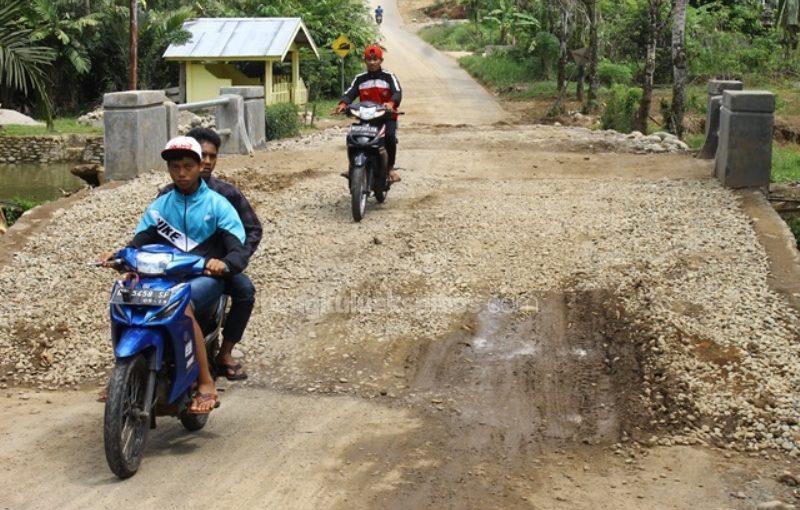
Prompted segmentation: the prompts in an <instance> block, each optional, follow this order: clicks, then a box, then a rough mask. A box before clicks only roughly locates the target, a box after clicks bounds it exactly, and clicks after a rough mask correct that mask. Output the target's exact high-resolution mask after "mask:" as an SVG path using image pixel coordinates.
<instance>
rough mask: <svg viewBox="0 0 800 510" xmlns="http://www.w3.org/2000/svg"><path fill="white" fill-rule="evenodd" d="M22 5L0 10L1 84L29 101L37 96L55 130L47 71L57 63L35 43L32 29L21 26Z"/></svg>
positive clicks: (15, 3) (46, 50)
mask: <svg viewBox="0 0 800 510" xmlns="http://www.w3.org/2000/svg"><path fill="white" fill-rule="evenodd" d="M20 5H21V3H20V2H19V1H12V2H10V3H8V4H6V5H5V6H3V7H0V83H1V84H2V85H3V86H4V87H8V88H9V89H11V90H15V91H18V92H21V93H22V94H23V95H25V96H26V97H29V96H31V95H33V96H35V98H36V100H37V101H38V103H39V104H40V105H41V107H42V110H43V112H44V115H45V118H46V120H47V126H48V127H50V128H52V126H53V103H52V101H51V100H50V97H49V96H48V94H47V90H46V88H45V83H46V81H47V78H46V74H45V70H44V68H45V67H47V66H49V65H50V63H51V62H53V60H54V59H55V53H54V52H53V50H51V49H50V48H48V47H46V46H38V45H35V44H33V43H32V41H31V35H32V33H33V30H32V29H29V28H26V27H23V26H21V25H20V23H19V19H20V14H21V9H20Z"/></svg>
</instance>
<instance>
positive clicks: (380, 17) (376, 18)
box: [375, 14, 383, 25]
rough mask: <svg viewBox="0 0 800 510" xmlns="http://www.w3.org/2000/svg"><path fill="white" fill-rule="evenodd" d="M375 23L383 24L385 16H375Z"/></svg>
mask: <svg viewBox="0 0 800 510" xmlns="http://www.w3.org/2000/svg"><path fill="white" fill-rule="evenodd" d="M375 23H377V24H378V25H380V24H381V23H383V14H376V15H375Z"/></svg>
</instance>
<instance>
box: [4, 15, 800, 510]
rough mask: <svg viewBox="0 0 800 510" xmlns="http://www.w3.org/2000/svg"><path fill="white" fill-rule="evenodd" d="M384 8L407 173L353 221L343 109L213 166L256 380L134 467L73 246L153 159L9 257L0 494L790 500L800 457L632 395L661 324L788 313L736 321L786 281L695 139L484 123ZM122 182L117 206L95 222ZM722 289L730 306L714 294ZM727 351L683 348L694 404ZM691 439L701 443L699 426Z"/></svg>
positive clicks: (88, 499)
mask: <svg viewBox="0 0 800 510" xmlns="http://www.w3.org/2000/svg"><path fill="white" fill-rule="evenodd" d="M382 5H383V6H384V8H385V9H386V13H387V15H386V22H385V24H384V26H383V28H382V30H383V33H384V34H385V36H386V45H387V47H388V48H389V52H388V56H387V66H389V67H390V68H391V69H392V70H393V71H395V72H396V73H398V75H399V76H400V79H401V80H402V84H403V86H404V89H405V95H406V100H405V101H404V104H403V109H404V110H406V111H407V112H408V116H407V117H406V118H405V119H404V121H403V128H402V131H401V145H400V152H399V165H400V166H401V167H403V168H404V171H403V172H402V174H403V178H404V180H403V183H402V184H401V185H398V186H395V187H393V189H392V191H391V193H390V195H389V199H388V200H387V202H386V204H384V205H377V204H375V203H374V202H370V205H369V210H368V213H367V217H366V219H365V220H364V221H363V222H362V223H361V224H358V225H356V224H353V223H352V222H351V220H350V218H349V198H348V195H347V191H346V187H345V185H344V180H343V179H341V177H339V176H338V173H339V172H340V171H341V169H342V167H343V166H344V161H345V155H344V144H343V132H341V131H337V130H336V129H331V130H328V131H326V132H325V133H323V134H322V135H320V136H318V137H316V138H314V139H307V140H298V141H292V142H287V143H282V144H276V145H274V146H273V148H272V150H270V151H268V152H263V153H259V154H258V155H256V157H255V158H248V157H229V158H224V159H223V160H222V161H221V162H220V165H219V170H218V172H219V173H220V174H221V175H223V176H224V177H226V178H228V179H230V180H232V181H234V182H236V183H237V184H239V185H240V186H241V187H242V188H243V189H244V190H245V192H246V194H247V195H248V196H249V197H250V198H251V201H252V202H253V204H254V206H255V207H256V209H257V211H258V213H259V215H260V216H261V218H262V220H263V221H264V224H265V237H264V241H263V243H262V246H261V248H260V249H259V252H258V253H257V254H256V256H255V257H254V259H253V261H252V263H251V266H250V268H249V269H248V272H249V273H250V274H251V275H252V277H253V279H254V281H255V283H256V285H257V287H258V289H259V303H258V306H257V309H256V311H255V313H254V316H253V319H252V322H251V326H250V333H249V335H248V336H247V337H246V339H245V341H244V342H243V344H242V346H241V350H242V352H243V353H244V356H245V359H244V361H245V363H246V365H247V368H248V370H249V371H250V374H251V379H250V381H248V383H247V384H241V383H239V384H229V383H224V384H222V385H221V386H222V387H223V388H224V389H225V391H224V392H223V393H222V394H221V395H222V402H223V405H222V407H221V408H220V409H219V410H217V411H215V412H214V413H213V415H212V417H211V420H210V422H209V424H208V426H207V427H206V428H205V429H204V430H203V431H201V432H199V433H187V432H186V431H184V429H183V428H182V427H181V426H180V424H179V423H178V422H177V421H174V420H172V419H161V420H160V421H159V427H158V428H157V429H156V430H154V431H152V432H151V434H150V442H149V446H148V449H147V453H146V456H145V459H144V462H143V464H142V468H141V470H140V472H139V473H138V474H137V475H136V476H134V477H133V478H132V479H129V480H126V481H118V480H116V479H115V478H114V477H113V475H112V474H111V473H110V472H109V470H108V468H107V466H106V464H105V459H104V454H103V447H102V444H103V441H102V405H100V404H97V403H95V402H94V395H95V391H96V388H95V386H96V385H97V384H98V383H99V384H102V381H103V378H104V376H105V374H106V373H107V369H108V367H109V360H110V349H109V346H108V345H107V343H108V341H107V338H106V336H107V327H108V326H107V322H106V317H105V312H104V306H105V305H104V302H105V300H106V292H107V290H108V287H109V285H110V282H111V279H112V278H111V276H109V275H107V274H105V273H102V272H87V270H86V269H85V264H84V262H85V260H84V259H85V258H86V257H87V255H86V254H87V253H94V252H96V251H99V248H101V247H103V246H107V245H108V244H114V243H121V242H124V240H125V239H127V238H128V236H129V235H130V228H131V225H133V224H134V222H135V221H136V218H137V217H138V215H139V214H141V211H142V209H143V207H144V205H145V204H146V203H147V202H148V200H149V199H151V197H152V195H153V190H154V189H155V186H156V185H157V184H162V183H164V182H165V179H166V177H165V176H164V175H163V174H152V175H148V176H144V177H142V178H141V179H138V180H137V181H136V182H134V183H131V184H127V185H125V186H121V187H119V188H116V189H111V190H101V191H97V192H95V193H92V194H90V196H89V197H88V198H86V199H84V200H82V203H81V207H77V206H74V205H73V206H71V208H70V209H69V210H66V211H64V212H63V213H61V214H55V215H54V216H53V218H52V222H53V223H52V224H53V227H52V228H51V229H47V228H44V229H41V231H40V232H39V233H37V234H36V236H34V237H32V240H31V242H30V243H29V244H27V245H26V246H25V248H22V249H21V251H20V253H21V254H22V255H24V256H22V257H18V258H16V259H14V262H13V263H9V265H7V266H6V267H5V268H0V282H12V281H13V282H14V290H13V291H8V290H5V291H3V292H4V293H3V294H2V297H3V303H4V304H0V333H2V335H4V336H3V337H0V339H5V340H4V341H3V342H0V348H2V349H4V350H3V351H2V352H3V353H4V355H5V356H7V357H6V359H5V360H3V361H0V365H2V366H0V368H2V372H0V373H2V374H5V375H4V376H3V377H2V379H0V381H2V386H0V388H3V389H2V390H0V403H1V404H2V405H0V483H2V486H3V487H4V490H3V491H1V492H0V508H9V509H12V508H13V509H19V508H65V509H66V508H75V509H84V508H120V507H122V506H125V505H131V506H136V507H137V508H163V507H165V506H169V507H174V508H197V507H199V506H210V505H213V506H215V507H217V508H280V509H310V508H314V509H316V508H332V509H370V508H390V509H393V508H397V509H416V508H425V509H427V508H437V509H438V508H443V509H444V508H452V509H470V508H474V509H485V508H512V509H516V508H521V509H576V508H581V509H609V510H611V509H614V510H618V509H621V510H627V509H642V508H647V509H684V508H708V509H728V508H735V509H749V508H754V507H755V506H756V505H757V504H759V503H762V502H765V501H770V500H774V499H781V500H783V501H787V502H792V501H793V497H794V496H793V493H792V489H791V488H790V487H788V486H787V485H785V484H782V483H780V482H779V481H778V478H779V476H780V475H781V474H782V472H783V471H784V470H790V471H792V472H796V469H797V465H796V462H795V461H793V460H791V458H789V457H785V456H783V455H778V454H777V453H776V452H775V451H774V450H769V451H765V452H761V451H751V452H750V453H747V454H746V453H740V452H737V451H734V450H722V449H718V448H714V447H710V446H701V445H700V444H698V443H697V442H696V441H688V440H686V441H684V440H683V439H680V438H681V437H684V438H687V437H689V431H690V430H695V429H694V428H691V427H688V426H687V427H686V428H683V427H682V426H678V425H676V424H675V423H673V422H671V421H669V419H668V417H667V415H659V414H657V413H656V414H655V415H654V414H652V412H651V411H652V409H650V408H646V404H645V401H644V400H643V398H642V396H643V395H644V394H650V392H651V391H652V392H657V391H662V392H664V394H665V395H668V394H670V393H669V388H668V386H669V381H667V382H661V383H660V384H661V387H658V386H657V385H656V381H654V380H650V379H647V377H649V376H650V374H651V372H649V371H648V370H649V369H647V367H649V366H654V365H648V363H654V362H655V361H654V360H653V359H650V358H647V357H644V354H643V353H642V351H641V350H640V349H639V347H640V346H641V343H642V341H641V338H642V337H643V335H645V333H644V330H643V329H642V328H644V327H645V326H651V325H652V324H651V323H650V322H649V321H651V320H652V321H657V320H658V321H663V322H666V321H668V320H678V319H679V320H680V321H681V324H682V327H683V328H685V329H687V330H691V331H702V332H703V334H704V335H707V337H708V338H711V339H714V340H716V339H717V336H714V335H723V336H728V337H731V338H733V340H731V342H733V341H735V340H736V339H738V338H739V337H740V336H741V337H743V338H744V337H746V336H747V335H745V334H744V333H742V334H740V332H741V331H744V328H748V327H753V328H761V329H758V331H756V333H759V334H761V333H764V332H767V334H769V335H772V336H771V337H770V341H771V342H773V344H774V345H773V348H774V349H778V348H779V347H780V346H781V345H783V344H782V343H781V342H783V336H781V335H782V334H783V333H782V331H783V330H777V329H776V330H771V329H769V328H771V327H772V326H770V324H773V323H774V324H783V323H784V322H788V321H790V319H791V317H789V318H788V319H787V318H785V317H784V316H781V315H779V314H780V313H783V312H770V313H774V314H775V315H770V321H769V324H765V325H761V324H760V323H759V324H758V325H754V320H753V319H752V317H753V316H755V314H756V313H761V312H760V310H762V309H765V308H769V307H771V305H772V304H774V301H775V300H777V299H778V298H777V297H773V295H772V294H771V293H770V292H771V291H770V290H769V289H768V287H767V284H766V281H767V274H768V266H767V264H766V262H765V256H764V252H763V250H762V249H761V248H760V247H759V244H758V242H757V240H756V236H755V234H754V233H753V230H752V228H751V225H750V223H749V220H748V219H747V217H746V216H745V215H744V214H743V213H742V211H741V207H740V206H739V204H738V202H737V199H736V197H735V196H734V195H733V194H730V193H728V192H727V191H725V190H723V189H721V188H719V186H718V185H717V184H716V183H715V182H714V181H712V180H711V179H710V168H709V166H708V165H707V164H706V163H704V162H698V161H696V160H694V159H692V158H690V157H688V156H686V155H661V156H652V155H639V154H632V153H630V151H626V150H624V147H616V146H610V145H609V142H608V140H607V139H606V138H605V137H604V135H603V134H602V133H600V134H589V133H588V132H584V131H581V130H566V129H558V128H550V127H540V126H494V125H493V123H495V122H496V121H498V120H502V119H503V117H504V115H505V114H504V112H503V110H502V109H501V108H500V107H499V106H498V105H497V103H496V102H494V101H493V100H492V98H491V96H490V95H489V94H488V93H486V92H485V91H484V90H483V89H481V88H480V87H479V86H478V85H476V84H475V83H474V82H472V81H471V80H469V79H468V78H467V77H466V75H465V74H464V73H463V71H461V70H460V69H458V68H457V66H455V65H454V63H453V61H452V60H451V59H449V58H447V57H444V56H441V55H439V54H438V53H436V52H435V51H433V50H432V49H431V48H430V47H428V46H426V45H424V44H423V43H421V42H420V41H418V40H417V39H416V38H415V37H414V36H413V35H411V34H409V33H407V32H403V31H401V28H400V27H399V15H398V14H397V10H396V6H395V5H394V2H386V1H384V2H382ZM461 124H464V125H463V126H459V125H461ZM112 204H113V205H114V213H115V219H114V221H106V222H97V221H95V220H97V218H98V217H101V216H99V215H101V214H103V211H107V210H109V209H108V208H109V207H110V206H111V205H112ZM654 204H657V206H656V205H654ZM732 239H736V240H737V243H733V242H730V241H731V240H732ZM729 242H730V244H727V243H729ZM719 246H725V249H724V250H723V249H718V247H719ZM11 264H13V269H12V265H11ZM12 270H13V274H12V273H11V271H12ZM63 274H69V275H71V276H70V277H69V278H70V282H71V283H70V285H71V287H72V288H73V289H74V296H72V298H71V299H68V300H65V299H63V298H60V297H59V295H58V294H57V293H55V292H53V289H55V288H57V287H54V282H57V281H60V280H58V278H57V277H56V276H51V275H59V276H58V277H59V278H60V275H63ZM731 275H735V276H731ZM3 288H4V287H3V286H2V285H0V289H3ZM48 289H49V290H48ZM750 289H752V290H750ZM30 296H41V297H40V298H39V299H36V300H31V299H30ZM8 303H13V307H11V306H7V304H8ZM734 304H736V306H737V308H736V309H737V314H738V319H737V317H730V316H728V315H723V318H722V319H721V318H720V317H719V316H718V315H717V312H716V309H715V307H724V306H730V307H731V309H733V306H734ZM770 309H771V308H770ZM753 310H758V312H756V311H753ZM632 313H635V314H636V315H635V316H631V314H632ZM669 313H673V314H677V315H674V316H673V315H669ZM15 314H16V315H15ZM20 316H21V317H27V318H30V319H31V323H25V322H24V321H22V320H20V319H19V317H20ZM675 317H678V319H675ZM773 317H775V320H774V321H773V320H772V318H773ZM720 323H724V325H723V326H720V325H719V324H720ZM775 327H776V328H777V327H778V326H775ZM792 338H793V337H792ZM39 339H41V341H40V340H39ZM6 340H8V341H6ZM787 341H788V340H787ZM720 342H722V340H720ZM715 345H716V344H714V343H713V342H711V340H707V341H706V343H704V344H702V345H701V346H700V347H703V348H704V349H705V350H703V349H700V355H701V356H700V357H703V356H707V357H709V358H710V359H712V358H713V359H712V361H713V363H710V364H702V363H699V362H697V363H695V364H693V365H692V368H691V369H688V368H686V369H684V368H681V369H680V373H682V374H692V373H701V374H702V375H703V377H702V378H698V379H697V380H696V381H694V382H692V383H691V384H692V385H694V386H691V387H692V388H694V387H697V388H700V389H701V390H705V389H708V390H709V391H708V395H709V396H708V397H707V398H708V399H711V395H716V394H717V393H714V391H712V390H715V389H717V388H716V387H715V386H713V384H714V383H715V382H717V381H719V380H720V377H721V376H717V377H716V378H715V377H714V374H717V372H713V370H714V369H720V365H719V364H720V363H722V362H720V361H719V358H720V355H719V354H720V353H719V352H718V351H717V350H714V349H712V347H713V346H715ZM709 346H711V347H709ZM654 348H664V347H663V346H662V347H657V346H656V347H654ZM732 348H733V347H731V349H732ZM717 349H718V350H720V349H721V348H717ZM647 350H648V352H650V350H651V349H650V348H647ZM653 352H657V351H653ZM721 352H722V353H727V352H728V351H727V350H721ZM737 352H738V351H737ZM776 352H777V351H776ZM45 353H48V354H45ZM775 355H776V356H778V355H779V354H775ZM781 356H783V357H784V358H785V355H781ZM661 357H663V358H665V359H666V358H669V362H670V363H673V362H674V363H679V362H681V359H683V358H680V357H675V358H674V359H673V357H672V354H670V356H666V355H662V356H661ZM656 359H658V357H656ZM769 359H771V358H769ZM714 363H717V365H714ZM726 363H727V361H726ZM676 366H679V365H676ZM753 366H755V367H756V368H759V367H761V365H758V364H757V363H755V364H754V365H753ZM708 367H711V368H708ZM722 368H724V369H725V370H726V371H727V370H728V369H729V368H730V365H725V366H723V367H722ZM706 369H708V370H711V371H710V372H704V370H706ZM759 369H760V368H759ZM659 370H662V371H663V367H661V366H660V365H659ZM693 371H694V372H693ZM776 372H777V371H776ZM789 372H791V369H790V368H787V367H784V368H782V369H781V370H780V373H781V374H784V373H789ZM726 373H727V372H726ZM23 374H28V378H27V379H26V378H25V377H26V376H25V375H23ZM707 374H712V375H710V376H707ZM689 376H690V375H689ZM689 376H686V377H689ZM787 377H788V376H787ZM787 380H788V379H787ZM783 381H784V379H780V380H779V382H781V384H782V383H783ZM680 384H681V385H682V384H687V385H688V384H689V383H686V382H685V381H684V380H681V381H680ZM764 384H765V385H768V384H767V383H766V382H765V383H764ZM775 384H778V383H775ZM9 386H10V387H9ZM681 387H683V386H681ZM687 387H690V386H687ZM48 388H59V390H57V391H48ZM64 388H70V390H68V391H65V390H64ZM687 391H688V390H687ZM742 391H744V390H742ZM698 394H699V393H698ZM723 396H724V395H723ZM670 398H672V397H670ZM703 398H706V397H703ZM703 398H698V402H697V407H693V408H692V410H693V411H692V412H695V413H697V414H698V415H700V416H708V417H714V416H716V415H715V414H714V412H716V411H715V409H717V408H719V405H717V404H718V402H717V401H714V400H709V401H708V402H706V401H705V400H703ZM712 404H714V405H712ZM670 405H673V406H675V407H673V408H671V409H670V410H671V411H677V410H678V408H679V407H681V406H682V405H683V404H682V403H681V402H680V401H678V400H675V401H674V402H672V404H670ZM715 405H717V407H715ZM771 405H772V407H773V408H778V407H780V406H779V402H778V401H777V400H776V401H772V402H771ZM702 406H706V407H702ZM681 409H682V408H681ZM653 412H655V411H653ZM720 412H722V411H720ZM703 413H705V414H703ZM645 416H648V417H652V416H656V421H655V422H653V423H647V422H645V421H644V420H645V419H644V418H643V417H645ZM681 416H683V415H681ZM659 418H661V419H662V421H661V422H658V419H659ZM648 419H649V418H648ZM676 419H677V418H676ZM680 419H683V418H680ZM713 419H714V418H708V420H713ZM676 423H677V422H676ZM686 423H687V424H688V423H690V422H689V421H687V422H686ZM708 423H711V424H714V423H713V421H708ZM696 429H697V430H700V431H701V433H702V431H703V430H705V429H700V428H699V426H698V427H696ZM787 430H789V429H787ZM683 434H686V435H685V436H684V435H683ZM692 437H693V438H695V436H692ZM697 437H704V438H707V440H704V441H703V442H705V443H706V444H717V443H716V442H715V441H713V439H714V438H713V433H711V432H709V434H708V435H706V436H702V434H701V436H697ZM748 437H750V436H748ZM754 437H756V436H754ZM758 437H761V436H758ZM682 442H687V443H688V442H694V443H695V446H682V445H679V444H678V443H682ZM659 444H663V445H665V446H657V445H659Z"/></svg>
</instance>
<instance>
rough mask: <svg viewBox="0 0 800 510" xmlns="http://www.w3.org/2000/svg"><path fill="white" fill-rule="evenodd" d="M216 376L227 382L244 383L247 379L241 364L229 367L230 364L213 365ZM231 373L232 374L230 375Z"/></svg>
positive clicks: (218, 363) (217, 363)
mask: <svg viewBox="0 0 800 510" xmlns="http://www.w3.org/2000/svg"><path fill="white" fill-rule="evenodd" d="M215 366H216V369H217V374H218V375H219V376H220V377H224V378H225V379H227V380H229V381H244V380H246V379H247V372H245V371H244V367H242V364H241V363H236V364H235V365H231V364H230V363H220V362H216V363H215ZM231 372H233V373H231Z"/></svg>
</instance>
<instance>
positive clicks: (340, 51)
mask: <svg viewBox="0 0 800 510" xmlns="http://www.w3.org/2000/svg"><path fill="white" fill-rule="evenodd" d="M331 48H333V52H334V53H336V54H337V55H339V56H340V57H342V58H344V57H346V56H347V54H348V53H350V52H351V51H352V50H353V43H352V42H351V41H350V39H348V38H347V36H346V35H340V36H339V37H338V38H337V39H336V40H335V41H333V44H331Z"/></svg>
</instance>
